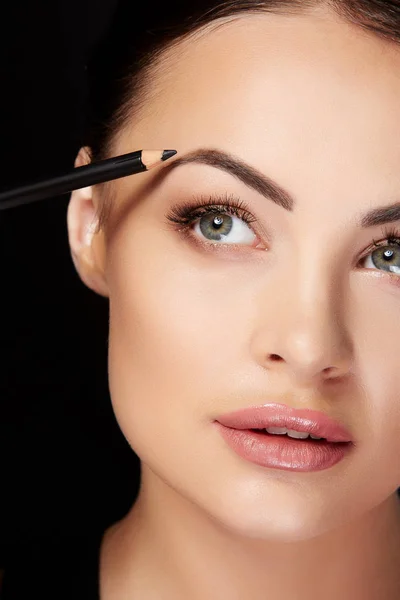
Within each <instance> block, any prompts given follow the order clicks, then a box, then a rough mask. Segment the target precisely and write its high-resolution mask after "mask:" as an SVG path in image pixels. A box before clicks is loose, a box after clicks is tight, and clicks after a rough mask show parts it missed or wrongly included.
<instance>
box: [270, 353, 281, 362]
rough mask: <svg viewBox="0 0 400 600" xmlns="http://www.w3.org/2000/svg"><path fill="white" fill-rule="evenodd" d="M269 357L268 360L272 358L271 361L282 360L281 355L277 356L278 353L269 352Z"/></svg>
mask: <svg viewBox="0 0 400 600" xmlns="http://www.w3.org/2000/svg"><path fill="white" fill-rule="evenodd" d="M269 358H270V360H273V361H279V360H283V358H282V357H281V356H279V354H270V355H269Z"/></svg>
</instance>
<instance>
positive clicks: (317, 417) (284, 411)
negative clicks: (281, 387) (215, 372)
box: [216, 404, 352, 443]
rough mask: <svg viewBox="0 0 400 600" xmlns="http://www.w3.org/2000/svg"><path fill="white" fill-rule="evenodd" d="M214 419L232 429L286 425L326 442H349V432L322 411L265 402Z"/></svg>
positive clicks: (288, 427) (350, 440)
mask: <svg viewBox="0 0 400 600" xmlns="http://www.w3.org/2000/svg"><path fill="white" fill-rule="evenodd" d="M216 421H218V422H219V423H220V424H221V425H224V426H225V427H229V428H231V429H238V430H243V429H247V430H249V429H266V428H267V427H286V428H287V429H294V430H296V431H300V432H304V433H308V434H312V435H315V436H317V437H321V438H325V439H326V441H327V442H333V443H334V442H336V443H338V442H352V439H351V435H350V433H349V431H348V430H347V429H346V428H345V427H344V426H343V425H342V424H341V423H339V422H337V421H335V420H334V419H332V418H331V417H329V416H328V415H326V414H325V413H322V412H319V411H316V410H311V409H308V408H302V409H298V408H291V407H289V406H286V405H285V404H266V405H263V406H257V407H251V408H245V409H241V410H238V411H235V412H232V413H229V414H225V415H221V416H219V417H218V418H217V419H216Z"/></svg>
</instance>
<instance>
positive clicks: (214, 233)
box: [199, 214, 233, 241]
mask: <svg viewBox="0 0 400 600" xmlns="http://www.w3.org/2000/svg"><path fill="white" fill-rule="evenodd" d="M232 226H233V219H232V217H231V216H230V215H224V214H208V215H205V216H203V217H201V218H200V219H199V227H200V231H201V233H202V234H203V235H204V237H205V238H207V239H210V240H216V241H219V240H222V239H223V237H224V236H226V235H228V234H229V233H230V232H231V230H232Z"/></svg>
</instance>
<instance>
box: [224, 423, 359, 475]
mask: <svg viewBox="0 0 400 600" xmlns="http://www.w3.org/2000/svg"><path fill="white" fill-rule="evenodd" d="M215 425H217V427H218V429H219V431H220V433H221V435H222V437H223V438H224V439H225V441H226V442H227V443H228V446H230V447H231V448H232V450H234V451H235V452H236V453H237V454H238V455H239V456H241V457H242V458H244V459H245V460H248V461H250V462H252V463H255V464H256V465H260V466H262V467H269V468H271V469H282V470H284V471H302V472H311V471H323V470H324V469H329V468H330V467H333V465H336V464H337V463H338V462H340V461H341V460H342V459H343V458H344V457H345V456H347V454H348V453H349V451H350V449H351V447H352V444H351V442H346V443H336V444H333V443H328V442H319V441H310V440H296V439H294V438H290V437H288V436H287V435H273V434H263V433H257V432H255V431H251V430H249V429H232V428H230V427H225V426H224V425H221V423H218V422H217V421H216V422H215Z"/></svg>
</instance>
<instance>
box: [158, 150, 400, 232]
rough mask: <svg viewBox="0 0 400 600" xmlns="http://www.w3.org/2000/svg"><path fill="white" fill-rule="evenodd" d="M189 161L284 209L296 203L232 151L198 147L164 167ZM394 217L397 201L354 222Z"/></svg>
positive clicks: (372, 223)
mask: <svg viewBox="0 0 400 600" xmlns="http://www.w3.org/2000/svg"><path fill="white" fill-rule="evenodd" d="M189 163H200V164H205V165H209V166H211V167H216V168H217V169H221V170H222V171H225V172H227V173H229V174H230V175H233V176H234V177H236V178H237V179H239V180H240V181H242V182H243V183H244V184H245V185H247V186H248V187H250V188H252V189H253V190H255V191H256V192H258V193H259V194H261V195H262V196H264V197H265V198H267V199H268V200H272V202H274V203H275V204H277V205H278V206H281V207H282V208H284V209H285V210H288V211H293V209H294V207H295V204H296V201H295V199H294V197H293V196H292V195H291V194H290V193H289V192H288V191H286V190H285V189H284V188H283V187H281V186H280V185H279V184H278V183H276V182H275V181H274V180H273V179H271V178H270V177H267V176H266V175H264V174H263V173H261V171H259V170H258V169H255V168H254V167H252V166H251V165H249V164H247V163H245V162H244V161H243V160H241V159H240V158H238V157H236V156H233V155H232V154H229V153H227V152H224V151H222V150H217V149H214V148H200V149H199V150H193V151H192V152H189V153H187V154H184V155H183V156H179V157H178V158H176V159H175V160H174V161H173V162H171V163H169V165H168V167H167V168H168V170H171V169H174V168H176V167H179V166H181V165H186V164H189ZM395 221H400V202H396V203H395V204H391V205H389V206H380V207H377V208H373V209H372V210H370V211H368V212H365V213H361V214H359V215H358V220H357V224H358V225H359V226H360V227H362V228H365V229H366V228H369V227H376V226H377V225H384V224H386V223H394V222H395Z"/></svg>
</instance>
